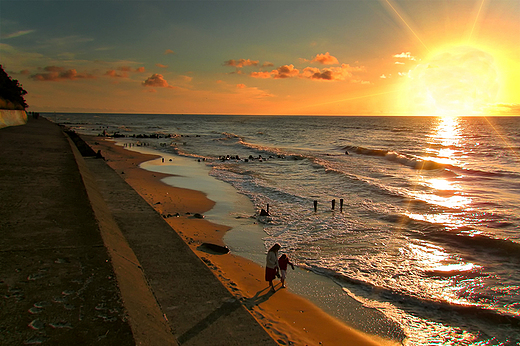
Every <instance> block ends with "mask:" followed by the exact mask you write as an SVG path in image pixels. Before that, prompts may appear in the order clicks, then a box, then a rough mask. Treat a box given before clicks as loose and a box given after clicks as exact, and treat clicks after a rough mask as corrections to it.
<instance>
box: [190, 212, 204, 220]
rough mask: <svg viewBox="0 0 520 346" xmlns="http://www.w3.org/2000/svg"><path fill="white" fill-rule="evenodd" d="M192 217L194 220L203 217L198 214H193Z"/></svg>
mask: <svg viewBox="0 0 520 346" xmlns="http://www.w3.org/2000/svg"><path fill="white" fill-rule="evenodd" d="M193 217H194V218H196V219H203V218H204V215H202V214H199V213H195V214H193Z"/></svg>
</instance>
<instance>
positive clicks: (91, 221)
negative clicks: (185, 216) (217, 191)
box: [0, 118, 276, 345]
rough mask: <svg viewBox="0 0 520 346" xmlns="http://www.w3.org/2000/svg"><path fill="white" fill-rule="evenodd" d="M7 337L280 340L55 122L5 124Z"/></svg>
mask: <svg viewBox="0 0 520 346" xmlns="http://www.w3.org/2000/svg"><path fill="white" fill-rule="evenodd" d="M0 147H1V148H2V151H0V181H1V184H0V201H1V204H2V205H1V210H0V235H1V236H2V239H3V240H2V244H3V245H2V249H1V250H0V263H2V266H1V267H0V291H1V293H2V296H1V298H0V344H24V343H25V344H34V343H40V344H52V345H61V344H63V345H65V344H67V345H70V344H76V343H80V344H107V345H112V344H114V345H115V344H117V345H132V344H142V345H172V344H173V345H174V344H183V345H244V344H248V345H276V342H274V340H272V339H271V338H270V337H269V335H268V334H267V332H266V331H265V330H264V329H263V328H262V327H261V326H260V325H259V324H258V323H257V321H256V320H255V319H254V318H253V317H252V316H251V315H250V314H249V312H248V311H247V310H246V309H245V308H244V307H243V306H242V305H241V304H240V302H239V301H237V300H236V299H235V298H234V297H233V296H232V295H231V293H230V292H229V291H227V289H226V288H225V287H224V286H223V285H222V284H221V283H220V281H218V279H217V278H216V277H215V276H214V275H213V273H212V272H211V271H210V270H209V269H208V268H207V267H206V266H205V265H204V263H203V262H202V261H201V260H200V259H199V258H198V257H197V256H196V255H195V254H194V253H193V252H192V251H191V250H190V249H189V247H188V246H187V245H186V244H185V243H184V242H183V241H182V239H181V238H180V237H179V236H178V235H177V234H176V233H175V232H174V231H173V230H172V229H171V227H170V226H169V225H168V224H167V223H166V222H165V221H164V220H163V219H162V217H161V216H160V215H159V214H157V213H156V212H155V210H154V209H153V208H152V207H151V206H149V205H148V204H147V203H146V202H145V201H144V200H143V199H142V198H141V197H140V196H139V195H138V194H137V193H136V192H135V191H134V190H133V189H132V188H131V187H130V186H129V185H128V184H126V182H125V181H124V180H122V179H121V177H119V175H117V173H115V172H114V171H113V170H112V169H111V168H110V167H109V166H108V165H107V164H106V163H105V162H104V161H103V160H100V159H95V158H94V157H82V156H81V155H80V153H79V151H77V149H76V148H75V145H74V144H72V142H71V141H70V140H69V139H68V137H67V136H66V135H65V134H64V133H63V132H62V130H61V129H60V127H59V126H57V125H55V124H53V123H51V122H49V121H48V120H46V119H41V118H40V119H38V120H35V119H29V121H28V123H27V124H26V125H24V126H16V127H7V128H3V129H0Z"/></svg>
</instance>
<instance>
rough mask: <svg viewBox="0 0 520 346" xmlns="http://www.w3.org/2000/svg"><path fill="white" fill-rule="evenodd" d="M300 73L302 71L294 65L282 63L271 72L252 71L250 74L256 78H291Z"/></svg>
mask: <svg viewBox="0 0 520 346" xmlns="http://www.w3.org/2000/svg"><path fill="white" fill-rule="evenodd" d="M299 74H300V71H299V70H298V69H297V68H295V67H294V65H292V64H291V65H282V66H280V67H278V68H277V69H276V70H272V71H271V72H252V73H251V74H250V76H251V77H254V78H275V79H281V78H291V77H297V76H298V75H299Z"/></svg>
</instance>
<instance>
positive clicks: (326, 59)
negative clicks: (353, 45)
mask: <svg viewBox="0 0 520 346" xmlns="http://www.w3.org/2000/svg"><path fill="white" fill-rule="evenodd" d="M311 62H315V63H319V64H322V65H337V64H339V61H338V59H337V58H336V57H334V56H332V55H330V53H329V52H327V53H325V54H317V55H316V57H315V58H314V59H312V60H311Z"/></svg>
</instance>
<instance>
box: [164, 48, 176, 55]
mask: <svg viewBox="0 0 520 346" xmlns="http://www.w3.org/2000/svg"><path fill="white" fill-rule="evenodd" d="M168 54H175V52H174V51H173V50H171V49H166V50H165V51H164V55H168Z"/></svg>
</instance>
